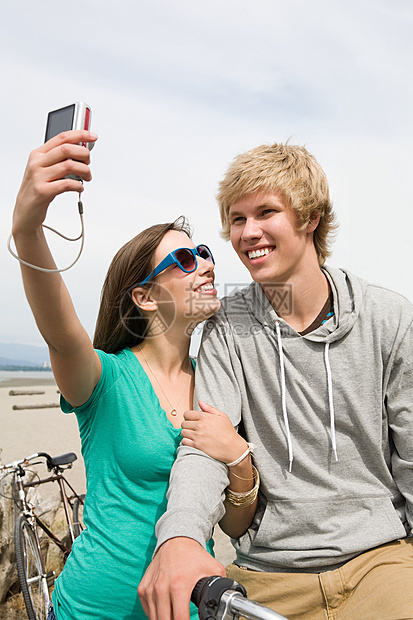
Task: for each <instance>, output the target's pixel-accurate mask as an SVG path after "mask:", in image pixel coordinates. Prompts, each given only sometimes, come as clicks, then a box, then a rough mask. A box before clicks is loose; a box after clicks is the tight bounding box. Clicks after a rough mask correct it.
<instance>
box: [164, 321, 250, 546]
mask: <svg viewBox="0 0 413 620" xmlns="http://www.w3.org/2000/svg"><path fill="white" fill-rule="evenodd" d="M218 315H219V316H217V315H216V316H215V317H213V318H212V319H210V320H209V321H208V323H207V325H206V326H205V329H204V333H203V337H202V343H201V349H200V353H199V357H198V360H197V366H196V397H195V406H196V407H197V404H198V400H200V399H201V400H204V401H205V402H207V403H208V404H210V405H212V406H213V407H216V408H218V409H220V410H221V411H224V412H225V413H227V414H228V415H229V417H230V419H231V421H232V423H233V424H234V425H235V426H236V425H237V424H238V423H239V420H240V410H241V403H240V393H239V389H238V385H237V382H236V379H235V375H234V372H233V368H232V362H231V357H232V356H231V353H230V349H231V347H232V342H231V340H230V339H229V338H227V336H228V333H229V332H228V323H227V322H226V321H225V320H223V316H224V315H223V312H222V310H221V311H220V312H219V313H218ZM227 485H228V473H227V467H226V465H224V464H223V463H221V462H219V461H216V460H215V459H212V458H210V457H209V456H207V455H206V454H204V453H203V452H201V451H199V450H196V449H194V448H190V447H188V446H180V447H179V448H178V455H177V459H176V461H175V463H174V465H173V467H172V471H171V477H170V483H169V490H168V507H167V511H166V512H165V514H164V515H163V516H162V517H161V518H160V519H159V521H158V523H157V525H156V535H157V538H158V544H157V549H158V548H159V547H160V546H161V545H162V544H163V543H164V542H165V541H166V540H168V539H170V538H174V537H177V536H185V537H187V538H193V539H194V540H196V541H198V542H199V543H200V544H201V545H202V546H203V547H205V545H206V541H208V540H209V538H210V537H211V535H212V528H213V527H214V525H215V524H216V523H218V521H219V520H220V519H221V518H222V517H223V515H224V513H225V508H224V491H225V488H226V486H227ZM155 552H156V550H155Z"/></svg>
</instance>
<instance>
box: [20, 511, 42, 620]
mask: <svg viewBox="0 0 413 620" xmlns="http://www.w3.org/2000/svg"><path fill="white" fill-rule="evenodd" d="M14 547H15V551H16V565H17V574H18V576H19V581H20V586H21V590H22V594H23V599H24V604H25V605H26V611H27V616H28V618H29V620H46V618H47V609H48V606H49V588H48V586H47V579H46V575H44V574H43V571H42V560H41V556H40V551H39V549H38V547H37V542H36V538H35V535H34V533H33V530H32V528H31V526H30V523H29V522H28V520H27V519H26V517H25V516H24V515H19V516H18V517H17V519H16V523H15V528H14Z"/></svg>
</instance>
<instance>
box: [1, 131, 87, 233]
mask: <svg viewBox="0 0 413 620" xmlns="http://www.w3.org/2000/svg"><path fill="white" fill-rule="evenodd" d="M96 140H97V136H96V134H93V133H90V132H89V131H84V130H76V131H66V132H63V133H60V134H58V135H57V136H55V137H54V138H52V139H51V140H48V142H46V143H45V144H43V145H42V146H40V147H39V148H37V149H35V150H34V151H32V152H31V154H30V157H29V161H28V163H27V166H26V170H25V173H24V176H23V181H22V184H21V187H20V191H19V193H18V195H17V200H16V207H15V211H14V217H13V236H14V237H15V236H16V234H18V233H19V232H23V231H26V232H33V231H34V230H36V229H38V228H39V227H40V226H41V225H42V223H43V221H44V219H45V217H46V213H47V208H48V206H49V204H50V203H51V202H52V200H53V199H54V198H55V197H56V196H58V195H59V194H63V193H64V192H77V193H80V192H82V191H83V186H82V181H90V180H91V178H92V175H91V172H90V168H89V163H90V151H89V149H88V148H87V147H85V146H82V145H81V144H80V143H82V142H89V143H93V142H95V141H96ZM69 174H72V175H75V176H76V177H79V178H80V179H81V181H80V180H75V179H72V178H67V175H69Z"/></svg>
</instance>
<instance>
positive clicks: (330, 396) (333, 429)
mask: <svg viewBox="0 0 413 620" xmlns="http://www.w3.org/2000/svg"><path fill="white" fill-rule="evenodd" d="M329 350H330V343H329V342H326V346H325V348H324V363H325V366H326V372H327V387H328V403H329V406H330V432H331V444H332V447H333V452H334V456H335V459H336V461H338V456H337V443H336V425H335V414H334V401H333V381H332V379H331V366H330V359H329V356H328V353H329Z"/></svg>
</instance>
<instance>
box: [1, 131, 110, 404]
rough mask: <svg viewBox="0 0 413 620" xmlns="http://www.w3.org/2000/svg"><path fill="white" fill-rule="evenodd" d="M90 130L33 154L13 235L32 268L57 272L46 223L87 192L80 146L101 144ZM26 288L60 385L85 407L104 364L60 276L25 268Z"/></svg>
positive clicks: (71, 133) (65, 135)
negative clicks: (71, 195)
mask: <svg viewBox="0 0 413 620" xmlns="http://www.w3.org/2000/svg"><path fill="white" fill-rule="evenodd" d="M96 139H97V136H96V135H95V134H91V133H90V132H86V131H68V132H64V133H61V134H59V135H58V136H56V137H54V138H52V139H51V140H49V141H48V142H46V143H45V144H43V145H42V146H41V147H39V148H38V149H35V150H34V151H32V153H31V154H30V157H29V161H28V163H27V167H26V170H25V173H24V177H23V181H22V184H21V187H20V190H19V193H18V195H17V199H16V205H15V208H14V213H13V228H12V235H13V238H14V243H15V245H16V249H17V253H18V255H19V257H20V258H21V259H22V260H24V261H26V262H27V263H30V264H32V265H37V266H39V267H43V268H45V269H56V265H55V262H54V260H53V256H52V254H51V252H50V249H49V246H48V245H47V242H46V239H45V236H44V231H43V227H42V224H43V222H44V220H45V217H46V214H47V210H48V208H49V205H50V203H51V202H52V201H53V199H54V198H55V197H56V196H58V195H59V194H63V193H65V192H77V193H80V192H82V191H83V186H82V183H81V182H80V181H76V180H73V179H70V178H65V177H66V176H67V175H68V174H73V175H75V176H77V177H80V178H81V179H82V180H83V181H90V180H91V178H92V176H91V172H90V168H89V162H90V153H89V150H88V149H87V148H86V147H83V146H81V145H80V144H79V143H80V142H95V140H96ZM21 271H22V277H23V284H24V290H25V293H26V297H27V300H28V302H29V304H30V307H31V310H32V312H33V315H34V318H35V320H36V323H37V326H38V328H39V331H40V333H41V334H42V336H43V338H44V340H45V341H46V344H47V345H48V347H49V351H50V361H51V364H52V368H53V373H54V376H55V379H56V382H57V384H58V386H59V389H60V390H61V392H62V394H63V396H64V397H65V398H66V399H67V400H68V401H69V402H70V403H71V404H72V405H73V406H79V405H81V404H83V403H84V402H85V401H86V400H87V399H88V398H89V396H90V395H91V393H92V391H93V389H94V387H95V385H96V383H97V381H98V380H99V376H100V362H99V358H98V356H97V354H96V353H95V351H94V349H93V345H92V343H91V341H90V338H89V336H88V335H87V333H86V331H85V329H84V328H83V326H82V324H81V323H80V321H79V319H78V317H77V315H76V312H75V309H74V307H73V304H72V300H71V298H70V295H69V292H68V290H67V288H66V286H65V284H64V282H63V279H62V277H61V275H60V273H50V272H44V271H38V270H35V269H33V268H31V267H28V266H26V265H24V264H21Z"/></svg>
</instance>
